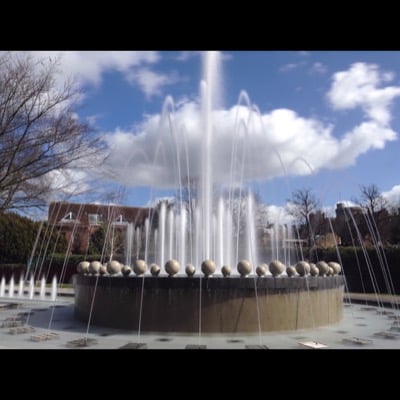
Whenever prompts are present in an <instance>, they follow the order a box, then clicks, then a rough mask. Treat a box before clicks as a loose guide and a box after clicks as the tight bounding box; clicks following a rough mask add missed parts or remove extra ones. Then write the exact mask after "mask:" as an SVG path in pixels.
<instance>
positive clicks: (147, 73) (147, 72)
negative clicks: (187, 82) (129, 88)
mask: <svg viewBox="0 0 400 400" xmlns="http://www.w3.org/2000/svg"><path fill="white" fill-rule="evenodd" d="M126 77H127V79H128V82H130V83H131V84H134V85H138V86H139V87H140V88H141V89H142V91H143V93H144V94H145V95H146V97H147V98H148V99H149V98H151V97H153V96H161V95H162V88H163V87H164V86H167V85H172V84H174V83H176V82H178V81H179V80H180V78H179V76H178V74H177V73H175V72H172V73H170V74H162V73H158V72H155V71H153V70H151V69H149V68H146V67H144V68H139V69H137V70H134V71H131V72H129V73H128V74H127V76H126Z"/></svg>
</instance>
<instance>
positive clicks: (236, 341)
mask: <svg viewBox="0 0 400 400" xmlns="http://www.w3.org/2000/svg"><path fill="white" fill-rule="evenodd" d="M227 342H228V343H243V342H244V340H242V339H228V340H227Z"/></svg>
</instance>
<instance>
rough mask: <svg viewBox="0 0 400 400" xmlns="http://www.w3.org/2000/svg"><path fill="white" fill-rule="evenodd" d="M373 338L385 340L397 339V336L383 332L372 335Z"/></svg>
mask: <svg viewBox="0 0 400 400" xmlns="http://www.w3.org/2000/svg"><path fill="white" fill-rule="evenodd" d="M374 336H379V337H382V338H385V339H399V335H397V334H396V333H392V332H385V331H383V332H377V333H374Z"/></svg>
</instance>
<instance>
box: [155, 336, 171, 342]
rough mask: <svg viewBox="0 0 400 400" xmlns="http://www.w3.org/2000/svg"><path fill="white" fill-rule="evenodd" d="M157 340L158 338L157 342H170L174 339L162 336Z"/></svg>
mask: <svg viewBox="0 0 400 400" xmlns="http://www.w3.org/2000/svg"><path fill="white" fill-rule="evenodd" d="M156 340H157V342H170V341H171V340H172V339H170V338H166V337H161V338H158V339H156Z"/></svg>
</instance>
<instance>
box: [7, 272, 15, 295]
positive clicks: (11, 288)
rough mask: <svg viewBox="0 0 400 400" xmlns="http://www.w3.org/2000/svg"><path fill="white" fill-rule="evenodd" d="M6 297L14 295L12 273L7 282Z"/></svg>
mask: <svg viewBox="0 0 400 400" xmlns="http://www.w3.org/2000/svg"><path fill="white" fill-rule="evenodd" d="M8 297H14V275H11V278H10V282H9V283H8Z"/></svg>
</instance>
